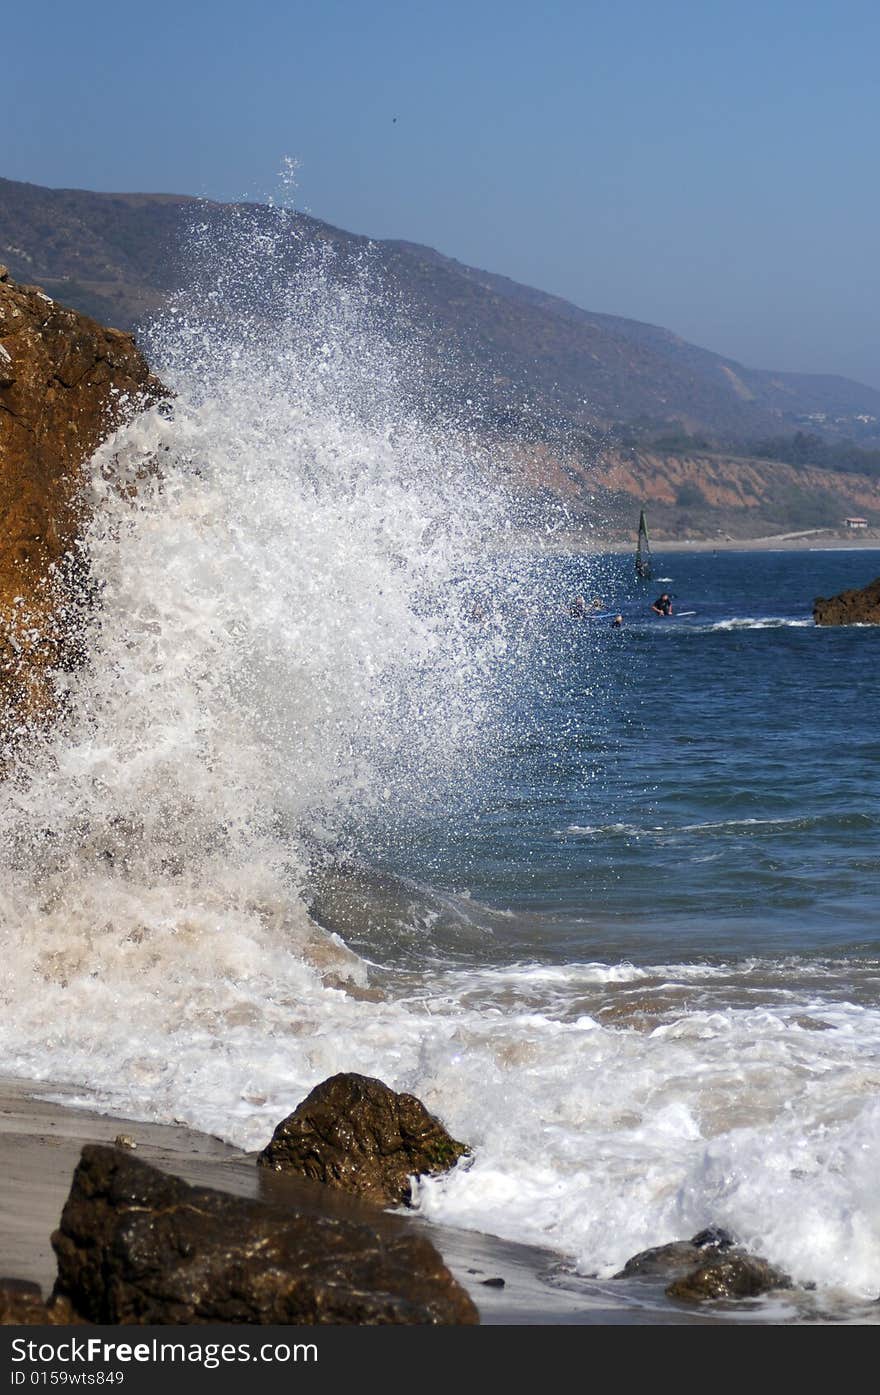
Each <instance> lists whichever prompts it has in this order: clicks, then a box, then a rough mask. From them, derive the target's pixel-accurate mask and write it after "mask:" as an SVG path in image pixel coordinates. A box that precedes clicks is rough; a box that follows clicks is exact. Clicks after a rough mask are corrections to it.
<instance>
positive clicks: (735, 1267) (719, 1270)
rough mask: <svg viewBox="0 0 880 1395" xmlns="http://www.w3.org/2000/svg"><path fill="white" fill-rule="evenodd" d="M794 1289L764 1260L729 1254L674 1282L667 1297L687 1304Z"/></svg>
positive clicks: (778, 1270)
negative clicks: (778, 1289)
mask: <svg viewBox="0 0 880 1395" xmlns="http://www.w3.org/2000/svg"><path fill="white" fill-rule="evenodd" d="M793 1287H794V1285H793V1283H792V1281H791V1279H790V1277H789V1276H788V1274H784V1273H783V1272H782V1270H781V1269H774V1268H773V1266H772V1265H771V1264H768V1262H767V1260H766V1259H760V1258H759V1257H758V1256H756V1255H748V1254H743V1253H741V1252H738V1251H730V1252H729V1253H727V1254H720V1255H716V1256H715V1257H714V1258H712V1259H710V1260H708V1261H707V1263H705V1264H702V1265H700V1266H699V1267H698V1268H697V1269H694V1270H693V1271H692V1272H691V1273H690V1274H686V1275H684V1277H683V1278H680V1279H675V1280H673V1282H672V1283H671V1284H669V1285H668V1287H667V1289H666V1295H667V1297H668V1298H678V1299H680V1300H682V1301H684V1302H686V1303H702V1302H705V1301H706V1300H707V1299H713V1298H757V1297H758V1295H759V1294H761V1293H769V1292H770V1290H771V1289H774V1288H793Z"/></svg>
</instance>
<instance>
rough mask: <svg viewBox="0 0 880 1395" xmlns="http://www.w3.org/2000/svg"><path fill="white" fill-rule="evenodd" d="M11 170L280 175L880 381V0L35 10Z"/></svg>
mask: <svg viewBox="0 0 880 1395" xmlns="http://www.w3.org/2000/svg"><path fill="white" fill-rule="evenodd" d="M2 40H3V49H4V53H5V55H6V62H5V64H4V76H3V82H2V85H0V130H2V131H3V142H2V156H0V174H3V175H5V176H6V177H8V178H12V179H25V180H30V181H32V182H34V183H37V184H48V185H52V186H67V187H78V188H91V189H104V190H107V189H124V190H152V191H171V192H180V193H195V194H204V195H208V196H211V197H215V198H221V199H234V198H241V197H245V196H246V197H250V198H259V199H262V198H265V197H268V196H271V195H273V194H277V192H278V177H277V176H278V171H279V169H280V168H281V165H282V161H283V159H284V157H285V156H291V157H295V158H296V159H298V160H299V161H300V171H299V175H298V190H297V194H296V198H295V201H296V203H297V205H298V206H299V207H302V208H306V209H308V210H309V211H310V212H312V213H314V214H315V215H317V216H318V217H321V218H325V219H327V220H328V221H330V222H333V223H336V224H339V225H340V226H342V227H345V228H349V229H351V230H352V231H355V232H361V233H367V234H370V235H372V236H375V237H401V238H407V239H410V240H412V241H416V242H426V243H429V244H430V245H432V246H435V247H437V248H439V249H440V250H441V251H443V252H445V253H447V254H448V255H450V256H454V257H458V258H460V259H461V260H462V261H466V262H469V263H471V264H473V265H477V266H483V267H487V268H489V269H490V270H493V271H498V272H501V273H504V274H506V275H509V276H513V277H515V278H516V279H518V280H521V281H525V282H527V283H529V284H531V285H535V286H539V287H541V288H542V289H544V290H549V291H553V292H555V293H557V294H560V295H563V296H566V297H568V298H569V299H571V300H573V301H575V302H576V303H577V304H580V305H583V306H586V307H588V308H590V309H594V310H604V311H608V312H611V313H616V314H622V315H629V316H632V317H634V318H637V319H645V320H650V321H653V322H655V323H658V324H663V325H666V326H668V327H669V328H671V329H674V330H676V331H678V332H679V333H680V334H682V335H684V336H685V337H686V338H689V339H692V340H693V341H695V342H696V343H700V344H703V345H705V346H706V347H708V348H712V349H715V350H717V351H719V352H722V353H727V354H730V355H732V356H734V357H737V358H740V359H742V360H743V361H745V362H747V363H749V364H752V365H755V366H759V367H777V368H787V369H804V370H811V371H829V372H841V373H846V374H849V375H851V376H856V377H861V378H863V379H865V380H869V381H873V382H876V383H877V385H878V386H880V325H878V322H877V312H878V308H880V269H878V268H880V262H878V255H877V241H878V239H877V233H878V214H880V181H878V178H877V160H876V147H877V137H878V114H880V96H878V92H880V86H878V73H880V62H878V55H880V5H877V4H876V0H874V2H873V3H863V0H839V3H837V4H834V3H831V0H798V3H795V0H763V3H758V0H737V3H733V0H725V2H724V3H716V0H702V2H701V3H698V0H653V3H649V0H616V3H611V0H580V3H575V0H562V2H560V0H556V2H555V3H554V0H547V3H544V4H542V5H541V6H539V5H537V4H535V3H534V0H532V3H521V0H507V2H506V3H503V4H502V3H496V0H472V3H470V4H465V3H461V0H444V3H442V4H441V3H435V4H432V5H427V4H422V3H419V0H410V2H409V3H400V2H399V0H370V2H369V3H353V2H352V0H315V3H303V2H302V0H288V2H287V3H282V0H249V3H241V4H237V5H233V4H231V3H229V0H214V3H211V4H207V3H198V2H196V3H193V0H189V2H187V0H178V3H176V4H172V3H169V0H153V3H151V4H150V5H149V6H141V5H138V6H134V5H129V4H126V3H125V0H122V2H121V3H120V0H115V3H108V2H106V0H82V2H81V3H79V4H77V5H71V4H70V3H69V0H66V3H64V4H61V3H57V0H44V3H42V4H41V5H40V6H39V7H33V9H32V11H31V12H30V13H29V12H28V11H27V10H26V8H25V7H24V6H16V7H15V8H14V10H12V9H11V10H8V11H7V12H6V13H5V14H4V18H3V30H2Z"/></svg>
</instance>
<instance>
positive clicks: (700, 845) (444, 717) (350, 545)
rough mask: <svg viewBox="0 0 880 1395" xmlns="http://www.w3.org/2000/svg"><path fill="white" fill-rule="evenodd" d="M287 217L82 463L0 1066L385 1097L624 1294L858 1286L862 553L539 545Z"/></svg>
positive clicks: (204, 269) (182, 1112)
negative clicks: (357, 1080)
mask: <svg viewBox="0 0 880 1395" xmlns="http://www.w3.org/2000/svg"><path fill="white" fill-rule="evenodd" d="M296 236H297V230H296V224H295V220H293V221H290V220H286V219H285V218H283V217H279V224H278V228H277V230H276V231H275V233H273V235H272V237H271V238H269V237H268V236H267V235H266V233H265V230H264V229H262V230H260V234H259V236H257V235H256V232H255V229H254V228H253V227H252V226H249V225H248V223H247V219H246V216H243V215H239V221H238V222H236V223H235V224H233V225H231V226H230V229H229V236H228V239H227V240H226V243H225V244H224V247H223V248H222V249H220V252H218V251H217V249H211V248H208V249H205V248H203V247H202V248H200V247H199V246H198V237H197V236H196V240H195V243H194V251H193V257H194V264H195V266H196V269H197V272H198V275H196V276H194V281H193V286H192V287H191V288H190V290H189V291H188V292H187V293H185V294H184V293H182V294H181V296H180V298H179V301H178V303H177V304H176V306H175V307H174V309H173V310H172V311H171V312H170V313H169V314H168V316H167V317H166V318H165V319H164V320H163V321H162V322H161V323H159V324H157V325H156V326H154V327H153V330H152V336H151V359H152V362H153V363H154V366H155V367H156V368H157V369H158V371H159V372H160V374H162V375H163V376H164V377H165V380H166V381H167V382H168V383H169V385H170V386H172V387H173V388H174V390H175V392H176V394H177V396H176V398H175V400H174V402H173V405H172V406H171V407H170V408H166V409H163V410H161V411H158V410H156V411H152V412H150V413H148V414H145V415H143V416H141V417H140V418H138V419H137V420H136V421H135V422H134V423H133V424H132V425H131V426H130V427H129V428H127V429H126V430H125V431H123V432H121V433H120V434H119V435H118V436H117V437H116V438H114V440H113V441H111V442H109V443H108V444H107V445H106V446H105V447H103V448H102V450H101V451H100V452H99V453H98V455H97V457H96V458H95V460H94V461H93V462H91V463H90V464H89V466H88V468H87V470H86V472H85V475H84V486H85V487H86V488H87V490H89V491H90V493H91V495H92V497H93V499H94V501H95V502H96V504H97V505H98V507H97V509H96V512H95V516H94V521H93V523H92V524H91V526H90V529H89V531H88V534H87V536H86V538H85V539H84V543H83V550H84V554H85V558H86V560H87V561H88V564H89V566H90V568H91V572H92V576H93V578H94V580H95V582H96V585H97V588H98V603H97V604H96V605H95V607H94V608H93V610H92V611H91V612H90V613H89V615H88V617H87V620H86V623H87V626H88V632H89V641H90V643H89V654H90V657H89V661H88V663H87V664H86V666H85V667H84V668H82V669H81V670H79V671H77V672H74V673H63V674H62V673H59V675H58V679H57V681H58V684H59V686H60V687H61V688H63V690H64V691H65V693H66V696H67V714H66V716H65V719H64V720H63V722H62V723H61V724H60V725H59V726H58V727H57V728H56V729H55V730H54V731H53V732H52V733H51V734H49V735H43V736H39V735H38V734H36V733H34V735H33V739H32V741H31V743H30V748H29V749H28V750H27V752H26V753H25V754H22V755H20V756H19V758H18V764H17V765H16V768H15V770H14V773H13V775H12V776H11V778H10V779H8V780H7V781H6V782H5V784H4V786H3V788H2V789H0V867H2V876H0V943H2V959H0V997H2V1005H3V1011H2V1014H0V1044H2V1048H3V1059H4V1062H5V1067H6V1069H7V1071H8V1072H10V1073H12V1074H16V1075H19V1076H23V1077H25V1078H28V1079H32V1080H34V1081H35V1082H37V1081H40V1082H51V1083H52V1086H53V1088H54V1089H55V1091H56V1092H57V1093H58V1095H59V1097H63V1098H65V1099H68V1100H73V1101H81V1102H83V1103H85V1102H87V1103H89V1104H93V1105H97V1106H98V1107H100V1108H104V1109H107V1110H113V1111H117V1112H121V1113H124V1114H126V1115H128V1116H130V1117H134V1118H145V1119H147V1118H149V1119H156V1120H172V1119H174V1120H180V1121H183V1122H185V1123H188V1124H191V1125H193V1126H195V1127H197V1128H200V1129H203V1130H206V1131H209V1132H212V1133H216V1134H218V1135H220V1136H221V1137H223V1138H225V1139H228V1140H230V1141H231V1142H234V1143H236V1144H238V1145H240V1146H242V1147H244V1148H246V1149H252V1148H258V1147H261V1146H262V1145H263V1144H264V1143H265V1142H266V1141H267V1140H268V1138H269V1136H270V1134H271V1132H272V1129H273V1128H274V1126H275V1124H276V1123H277V1122H278V1120H279V1119H280V1118H281V1117H283V1116H284V1115H285V1114H286V1113H287V1112H288V1111H289V1110H290V1109H292V1108H293V1107H294V1106H295V1105H296V1104H297V1103H298V1102H299V1100H300V1099H301V1098H302V1097H303V1096H304V1095H305V1093H306V1092H307V1091H308V1090H309V1089H311V1088H312V1087H313V1086H314V1085H315V1084H316V1083H317V1082H318V1081H320V1080H322V1079H324V1078H325V1077H326V1076H328V1075H330V1074H332V1073H333V1072H335V1071H339V1070H357V1071H361V1072H364V1073H367V1074H371V1075H378V1076H380V1077H381V1078H382V1079H384V1080H386V1081H387V1082H388V1083H389V1084H391V1085H393V1086H395V1087H396V1088H398V1089H407V1090H411V1091H413V1092H415V1093H416V1094H418V1095H419V1096H420V1097H421V1098H422V1099H423V1100H424V1101H425V1102H426V1104H427V1105H428V1106H429V1107H430V1108H432V1109H433V1110H435V1111H436V1112H437V1113H438V1114H439V1115H440V1116H441V1117H442V1118H443V1119H444V1120H445V1121H446V1123H447V1124H448V1126H449V1127H450V1128H451V1130H452V1131H453V1132H454V1133H455V1134H456V1135H457V1136H458V1137H460V1138H463V1139H465V1140H466V1141H468V1142H469V1143H470V1144H471V1145H472V1147H473V1149H474V1157H473V1160H472V1163H471V1165H470V1166H469V1167H466V1168H462V1167H460V1168H458V1169H456V1171H455V1172H454V1173H453V1174H451V1175H450V1176H448V1177H446V1178H444V1179H437V1180H430V1181H425V1182H423V1183H422V1184H421V1185H420V1187H419V1190H418V1196H417V1200H418V1204H419V1206H420V1207H421V1209H422V1211H423V1213H424V1214H425V1215H426V1216H427V1217H428V1218H431V1219H436V1220H440V1221H443V1222H444V1223H448V1224H452V1225H458V1226H465V1227H475V1228H478V1229H480V1230H483V1231H488V1232H491V1233H495V1234H498V1235H501V1236H505V1237H509V1238H511V1239H517V1240H524V1241H534V1242H537V1243H540V1244H542V1245H545V1246H549V1247H550V1248H551V1249H553V1250H555V1251H556V1252H557V1253H558V1255H559V1256H560V1260H561V1261H562V1262H564V1263H565V1265H567V1266H568V1268H569V1270H570V1271H571V1272H572V1273H577V1274H581V1275H597V1276H599V1278H600V1279H603V1280H604V1279H606V1278H608V1277H609V1276H610V1275H612V1274H613V1273H614V1272H615V1271H616V1270H617V1269H618V1268H619V1267H620V1266H621V1265H622V1264H623V1263H624V1261H625V1260H626V1259H627V1258H628V1257H629V1256H630V1255H632V1254H633V1253H635V1252H636V1251H638V1250H640V1249H642V1248H644V1247H646V1246H648V1245H652V1244H658V1243H663V1242H665V1241H667V1240H671V1239H676V1238H682V1237H685V1236H688V1235H690V1234H692V1233H693V1232H694V1231H696V1230H697V1229H700V1228H702V1227H703V1226H706V1225H709V1224H714V1225H721V1226H724V1227H726V1228H727V1229H729V1230H731V1231H732V1232H733V1233H734V1234H735V1235H736V1237H737V1238H738V1239H739V1240H740V1241H741V1242H742V1243H743V1244H746V1245H748V1246H750V1247H751V1248H753V1249H755V1250H757V1251H759V1252H760V1253H762V1254H764V1255H766V1256H767V1257H768V1258H770V1259H771V1260H772V1261H774V1262H775V1263H777V1264H779V1265H781V1266H783V1267H784V1268H786V1269H788V1271H789V1272H790V1273H791V1274H792V1275H793V1276H794V1277H795V1278H796V1279H797V1280H799V1281H802V1282H804V1283H809V1284H812V1285H815V1286H816V1288H815V1292H816V1293H818V1294H819V1295H820V1298H821V1300H822V1302H825V1303H826V1306H833V1305H834V1304H840V1303H843V1304H844V1305H845V1304H846V1303H850V1304H858V1303H860V1302H863V1301H864V1300H871V1299H873V1298H876V1297H877V1295H878V1294H880V1191H878V1187H877V1181H876V1162H875V1159H876V1156H877V1151H878V1147H880V1093H878V1085H880V1002H878V986H880V932H878V924H877V905H878V871H880V857H878V853H877V831H878V820H880V813H878V804H877V793H876V791H877V770H878V763H880V740H878V736H877V731H876V718H875V710H876V699H875V693H876V672H877V659H878V654H880V650H878V644H880V632H878V631H877V630H872V629H868V628H859V627H854V628H847V629H839V630H823V629H817V628H815V627H814V626H813V625H812V623H811V621H810V606H811V602H812V599H813V597H814V596H815V595H817V594H830V593H833V592H835V591H837V590H840V589H842V588H844V587H846V586H850V585H857V584H862V583H864V582H867V581H868V580H870V579H871V578H872V577H873V576H875V575H876V574H877V573H878V571H880V555H878V554H876V553H871V552H868V551H864V550H859V551H846V550H840V551H833V552H832V551H827V552H822V551H816V552H809V551H805V552H800V553H791V552H782V553H766V552H762V553H754V554H747V553H720V554H718V555H713V554H706V553H702V554H696V555H689V554H687V553H683V552H680V553H674V552H665V553H664V552H663V551H662V550H661V549H659V548H658V550H657V551H658V555H657V558H656V567H655V573H656V577H657V580H656V581H655V582H653V583H649V584H644V583H636V581H635V579H634V577H633V571H632V559H631V558H626V557H603V556H593V557H561V556H554V555H541V554H538V555H535V556H524V555H522V554H521V553H518V552H517V551H516V550H515V549H514V548H512V547H511V545H510V541H509V539H510V537H511V536H512V533H513V529H512V528H511V520H513V519H516V520H518V521H519V522H521V518H522V509H523V501H522V500H520V499H517V498H516V496H515V495H514V494H512V493H511V491H510V489H509V487H507V488H505V487H504V486H503V485H502V484H501V483H500V482H499V480H498V478H496V477H495V476H494V475H493V461H492V459H491V456H490V454H489V453H487V451H486V448H485V446H484V445H482V444H481V442H482V440H483V436H482V434H481V432H480V431H479V429H478V425H479V424H478V423H477V424H476V425H475V424H474V423H472V422H470V421H469V420H468V417H467V413H466V412H463V413H462V415H461V417H460V418H459V419H455V420H453V419H448V418H442V417H441V416H440V415H439V414H438V413H426V412H425V410H424V401H423V399H420V398H419V395H418V393H417V392H416V391H415V390H414V384H416V383H417V382H418V381H419V376H420V374H422V373H423V371H424V353H423V351H424V343H423V342H421V341H420V340H418V339H417V338H415V337H414V336H409V337H408V336H407V335H405V334H402V333H401V330H400V326H399V324H398V325H397V326H396V327H394V328H393V330H392V327H391V320H390V318H389V314H388V307H387V305H385V304H384V303H383V301H382V299H381V297H380V296H378V295H377V292H376V290H375V288H374V286H373V284H372V280H371V270H370V265H369V257H368V255H366V256H365V260H364V263H363V264H362V265H355V266H352V267H350V268H348V271H347V274H346V276H344V277H342V278H339V277H338V276H336V275H333V274H330V273H331V271H332V268H330V267H328V264H327V263H326V261H322V260H321V258H318V257H305V258H303V259H301V261H300V266H299V270H298V271H297V273H296V275H295V276H293V277H292V278H291V277H290V276H289V275H287V274H285V276H284V277H281V276H278V275H276V274H275V271H276V270H277V262H278V261H279V259H280V257H281V252H280V251H279V248H281V247H283V243H284V240H285V239H288V238H296ZM221 253H222V255H221ZM218 259H219V262H220V265H221V272H222V274H219V273H218V272H217V263H218ZM267 266H268V267H269V271H270V272H272V274H271V275H267ZM212 277H213V278H214V279H213V281H212V279H211V278H212ZM212 286H213V287H214V289H213V290H212V289H211V287H212ZM258 292H259V295H258ZM260 295H262V297H263V299H262V301H260V299H259V296H260ZM256 302H259V303H260V304H261V310H260V313H259V314H254V313H253V308H252V307H253V305H254V303H256ZM441 368H442V364H441ZM434 371H437V370H436V365H435V369H434ZM120 478H121V479H122V480H123V482H126V481H131V482H132V483H135V484H136V486H137V492H136V494H135V495H132V493H131V492H129V491H127V490H124V489H123V490H120V489H119V488H118V487H117V485H116V484H115V483H113V481H114V480H117V481H118V480H119V479H120ZM535 524H536V527H537V528H539V529H540V528H541V527H544V528H545V529H550V528H552V526H553V520H552V519H542V518H540V517H536V518H535ZM662 589H667V590H670V591H672V593H673V595H674V604H675V606H676V608H677V610H679V611H682V612H684V611H693V612H694V613H693V614H689V615H684V616H682V618H678V617H677V616H675V617H673V618H672V619H670V620H661V619H658V618H656V617H654V616H653V615H651V613H650V611H649V602H650V600H651V599H653V596H654V595H655V594H657V593H658V592H659V591H660V590H662ZM575 594H585V595H587V596H588V598H592V597H593V596H596V597H600V598H601V599H602V603H603V606H606V607H607V609H608V610H612V611H617V610H619V611H620V612H621V613H622V614H623V616H624V624H623V626H622V627H621V628H620V629H619V630H614V629H612V628H611V624H610V620H609V619H608V618H607V616H606V618H604V619H593V620H585V621H579V620H573V619H571V618H570V616H569V615H568V602H569V600H570V599H571V597H572V596H573V595H575ZM600 613H602V614H604V611H603V612H600Z"/></svg>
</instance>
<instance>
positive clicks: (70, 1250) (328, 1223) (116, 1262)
mask: <svg viewBox="0 0 880 1395" xmlns="http://www.w3.org/2000/svg"><path fill="white" fill-rule="evenodd" d="M385 1219H387V1220H388V1221H394V1220H395V1218H394V1217H388V1218H383V1220H385ZM52 1245H53V1248H54V1250H55V1253H56V1255H57V1257H58V1279H57V1282H56V1285H55V1297H56V1298H65V1299H67V1300H69V1301H70V1303H71V1304H72V1305H73V1307H74V1308H75V1309H76V1311H77V1312H78V1313H81V1314H82V1315H83V1316H84V1317H86V1318H87V1319H88V1320H90V1321H91V1322H95V1323H136V1324H148V1323H175V1324H177V1323H212V1322H235V1323H261V1324H265V1323H269V1324H272V1323H284V1324H290V1323H303V1324H313V1323H356V1324H362V1325H369V1326H375V1325H379V1324H389V1323H400V1324H417V1323H421V1324H452V1323H476V1322H478V1321H479V1318H478V1316H477V1311H476V1308H475V1307H474V1305H473V1303H472V1302H471V1299H470V1298H469V1297H468V1295H467V1294H466V1293H465V1291H464V1289H462V1288H461V1287H460V1286H459V1285H458V1283H457V1282H456V1281H455V1279H454V1278H453V1277H452V1275H451V1274H450V1273H449V1270H448V1269H447V1268H446V1266H445V1265H444V1263H443V1260H442V1259H441V1257H440V1255H439V1254H438V1253H437V1251H436V1250H435V1249H434V1247H433V1245H432V1244H431V1243H430V1242H429V1241H428V1240H426V1239H424V1238H422V1237H421V1236H417V1235H412V1234H409V1233H408V1232H406V1231H405V1229H404V1226H403V1224H402V1223H401V1222H397V1223H396V1225H395V1226H392V1228H391V1230H390V1231H389V1230H388V1228H387V1227H383V1228H382V1230H381V1231H380V1230H379V1229H378V1228H374V1227H373V1226H371V1225H368V1224H365V1223H360V1222H356V1221H351V1220H348V1219H345V1218H339V1217H333V1216H329V1215H328V1216H326V1217H325V1216H323V1215H320V1214H315V1213H314V1212H305V1211H304V1212H302V1213H300V1212H298V1211H296V1210H295V1209H291V1208H289V1207H285V1208H282V1207H279V1206H275V1205H267V1204H266V1203H265V1202H262V1201H250V1200H246V1199H243V1198H240V1197H236V1196H230V1195H227V1194H226V1193H224V1192H219V1191H215V1190H213V1189H212V1188H208V1187H193V1186H190V1185H188V1183H186V1182H182V1181H181V1180H180V1179H179V1178H176V1177H169V1176H167V1175H166V1174H165V1173H162V1172H160V1171H158V1169H156V1168H154V1167H151V1166H150V1165H149V1164H148V1163H145V1162H142V1161H140V1160H139V1159H137V1158H134V1157H132V1156H131V1154H130V1153H127V1152H122V1151H121V1150H119V1149H116V1148H106V1147H101V1146H98V1145H88V1146H87V1147H85V1148H83V1151H82V1156H81V1159H80V1162H79V1164H78V1165H77V1168H76V1171H75V1173H74V1176H73V1183H72V1186H71V1190H70V1195H69V1196H68V1198H67V1202H66V1203H65V1206H64V1211H63V1212H62V1216H61V1224H60V1227H59V1229H58V1230H57V1231H56V1232H55V1234H54V1235H53V1236H52Z"/></svg>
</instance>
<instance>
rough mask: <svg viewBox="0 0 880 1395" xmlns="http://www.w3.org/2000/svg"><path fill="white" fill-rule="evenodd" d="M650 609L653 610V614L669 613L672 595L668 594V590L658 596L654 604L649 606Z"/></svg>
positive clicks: (670, 612) (670, 611)
mask: <svg viewBox="0 0 880 1395" xmlns="http://www.w3.org/2000/svg"><path fill="white" fill-rule="evenodd" d="M651 609H652V610H653V612H654V614H655V615H671V614H672V597H671V596H670V594H669V592H668V591H664V592H663V595H662V596H658V597H657V599H656V601H655V602H654V604H653V605H652V606H651Z"/></svg>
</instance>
